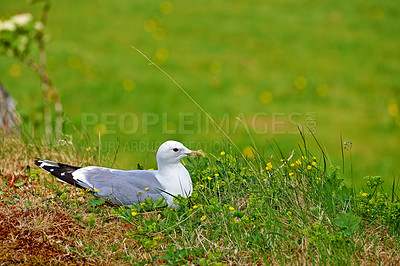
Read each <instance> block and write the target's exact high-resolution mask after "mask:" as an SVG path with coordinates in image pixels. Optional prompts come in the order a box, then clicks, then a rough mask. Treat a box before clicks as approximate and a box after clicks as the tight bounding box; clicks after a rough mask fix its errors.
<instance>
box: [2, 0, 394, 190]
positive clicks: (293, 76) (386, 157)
mask: <svg viewBox="0 0 400 266" xmlns="http://www.w3.org/2000/svg"><path fill="white" fill-rule="evenodd" d="M39 10H40V6H39V5H37V6H33V7H32V6H29V5H28V4H27V3H26V2H25V1H21V0H15V1H1V2H0V18H1V19H4V18H7V17H9V16H10V15H13V14H15V13H19V12H27V11H29V12H34V14H36V15H38V14H39V12H38V11H39ZM48 32H49V36H50V40H49V42H48V45H47V48H48V68H49V72H50V75H51V77H52V78H53V79H54V83H55V85H56V87H57V89H58V91H59V94H60V96H61V101H62V104H63V107H64V112H65V115H66V119H67V123H66V126H65V129H66V132H67V133H68V134H70V135H73V136H74V137H75V136H76V134H75V133H74V131H73V129H72V126H75V127H76V128H78V130H80V131H82V132H83V131H84V130H83V129H82V127H81V123H83V124H85V125H86V127H87V129H88V132H89V134H90V135H91V138H92V141H93V143H96V141H97V136H96V135H97V133H96V132H98V131H99V130H101V131H102V133H103V135H102V151H103V152H111V153H113V152H115V147H116V145H115V143H116V142H117V140H119V142H120V148H119V153H118V156H117V164H118V166H120V167H122V168H135V167H136V164H137V163H138V162H140V163H141V164H144V162H145V164H146V166H147V167H149V168H150V167H154V166H155V161H154V158H153V157H154V156H153V154H151V153H149V151H151V150H152V149H155V148H156V147H157V144H158V143H161V142H163V141H164V140H167V139H176V140H180V141H182V142H184V143H186V144H187V146H189V147H190V148H192V149H195V148H196V149H200V148H202V149H203V150H204V151H205V152H208V153H216V152H219V151H220V150H221V149H224V148H223V147H222V144H221V143H225V144H226V140H225V139H224V137H223V136H222V134H220V133H218V132H217V130H216V129H215V127H214V126H213V125H212V124H211V123H210V122H209V121H208V120H207V119H206V116H205V115H204V114H202V113H201V112H200V110H199V109H198V108H197V107H196V106H195V105H194V104H193V103H192V102H191V101H190V100H189V99H188V98H187V97H186V96H185V95H184V94H183V93H182V92H181V91H180V90H179V88H177V87H176V86H175V85H174V84H173V83H172V82H171V81H170V80H169V79H168V78H167V77H166V76H165V75H163V74H162V73H161V72H160V71H158V70H156V68H155V67H154V66H150V65H149V62H148V61H146V59H145V58H144V57H142V56H141V55H140V54H139V53H138V52H136V51H135V50H134V49H132V48H131V46H132V45H134V46H135V47H137V48H138V49H140V50H141V51H142V52H143V53H145V54H146V55H148V56H149V57H150V58H151V59H152V60H154V61H155V62H156V63H158V64H160V65H161V67H162V68H163V69H164V70H165V71H167V72H168V73H169V74H170V75H171V76H172V77H173V78H174V79H176V81H177V82H178V83H180V84H181V85H182V86H183V87H184V88H185V89H186V90H187V92H188V93H189V94H190V95H191V96H192V97H193V98H194V99H195V100H196V101H197V102H198V103H199V104H200V105H201V106H202V107H203V108H204V109H205V110H206V111H207V112H208V113H210V114H211V115H212V116H213V117H214V119H215V120H216V121H217V122H218V123H220V124H221V126H222V128H223V129H225V130H226V131H227V133H228V134H229V135H230V137H231V138H232V139H233V140H234V141H235V142H236V143H237V144H238V145H239V146H240V148H241V149H243V150H245V151H246V150H248V146H249V145H251V144H252V142H251V140H250V137H249V135H248V133H247V132H246V129H245V127H244V125H243V123H241V122H240V121H239V120H238V119H236V117H240V118H241V119H242V120H243V121H246V122H247V125H248V128H249V130H250V133H251V135H252V137H253V138H254V141H255V143H256V144H257V147H258V149H259V151H260V152H262V153H263V154H265V155H266V156H269V155H270V154H273V153H274V151H273V150H272V149H271V147H270V145H269V144H268V143H273V142H274V140H275V141H276V142H277V143H278V145H279V147H280V148H281V150H282V151H283V153H284V154H287V155H289V153H290V151H291V150H292V149H296V147H297V143H298V142H299V141H300V140H301V138H300V135H299V134H298V131H297V127H298V124H299V125H300V127H304V126H308V127H310V128H311V129H312V130H314V132H315V134H316V136H317V137H318V138H319V140H320V142H321V143H322V144H323V145H324V146H325V148H326V150H327V152H328V154H329V156H330V159H331V161H332V164H333V165H341V162H342V159H341V158H342V151H341V139H340V136H342V140H343V141H348V142H351V143H352V148H351V157H352V159H350V151H347V150H346V151H344V154H345V158H346V176H345V177H346V178H347V180H350V176H351V174H350V162H351V163H352V165H353V166H352V167H353V177H354V179H355V180H356V182H357V180H360V179H361V178H362V177H364V176H365V175H381V176H383V177H384V179H385V180H388V181H389V183H390V182H392V181H391V180H392V177H393V175H395V176H398V175H399V168H398V165H399V149H400V134H399V133H400V116H399V103H400V79H399V70H400V50H399V44H400V4H399V2H398V1H393V0H382V1H367V0H364V1H362V0H352V1H346V2H340V1H339V2H338V1H333V0H324V1H319V2H315V1H306V0H304V1H205V0H203V1H144V0H140V1H128V0H124V1H122V0H121V1H89V2H82V1H76V0H71V1H61V2H60V1H53V6H52V9H51V11H50V15H49V28H48ZM0 58H1V59H0V73H1V74H0V82H1V83H3V84H4V85H5V86H6V87H7V88H8V89H9V91H10V94H11V95H12V96H13V97H14V98H15V99H16V100H17V101H18V110H19V111H20V113H21V114H22V116H23V118H24V121H26V122H27V123H28V122H29V123H31V124H32V125H33V126H32V127H33V128H34V131H35V137H38V135H40V133H41V131H40V129H39V128H40V127H38V124H39V123H40V121H41V111H40V110H41V105H42V104H41V91H40V82H39V80H38V78H37V77H36V76H35V75H34V74H33V73H32V72H31V71H29V70H28V69H27V68H26V67H24V66H22V65H21V64H20V63H19V62H17V61H15V60H13V59H10V58H6V57H4V56H2V57H0ZM306 137H307V139H308V140H309V141H310V144H312V143H313V140H312V136H311V135H310V134H306ZM75 138H76V137H75ZM312 145H313V146H315V151H316V154H317V155H318V149H317V147H316V146H317V145H315V143H314V144H312ZM246 147H247V148H246ZM149 154H150V156H149ZM147 156H149V158H150V159H149V161H146V157H147Z"/></svg>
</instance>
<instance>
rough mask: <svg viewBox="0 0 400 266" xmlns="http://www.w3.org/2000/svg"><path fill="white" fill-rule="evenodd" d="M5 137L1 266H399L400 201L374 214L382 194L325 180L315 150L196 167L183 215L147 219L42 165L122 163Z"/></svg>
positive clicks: (214, 159) (216, 158)
mask: <svg viewBox="0 0 400 266" xmlns="http://www.w3.org/2000/svg"><path fill="white" fill-rule="evenodd" d="M0 137H1V141H2V143H3V145H2V146H1V149H0V159H1V160H0V162H1V163H0V169H1V171H0V181H1V182H0V188H1V189H0V191H1V192H0V216H1V221H2V222H1V223H0V240H1V241H0V262H2V263H24V262H25V263H30V264H33V263H36V264H37V263H45V264H48V263H50V262H51V263H59V264H71V263H76V264H85V265H90V264H96V265H98V264H99V263H104V264H118V265H121V264H132V263H134V264H137V263H143V264H144V263H151V264H154V263H156V264H161V263H162V264H171V265H176V264H183V263H200V264H217V265H220V264H221V263H222V264H232V263H233V264H250V263H251V264H268V263H273V264H288V263H301V264H309V263H317V264H344V263H345V264H348V263H351V264H370V263H372V264H377V263H383V264H398V263H399V262H400V255H399V254H400V252H399V251H400V250H399V249H400V247H399V236H398V227H399V225H400V204H399V203H398V196H395V197H394V200H395V201H392V200H390V199H389V200H388V201H384V204H389V203H390V202H391V203H394V202H397V203H395V204H392V205H390V206H391V207H390V208H392V209H390V208H389V207H387V206H389V205H382V201H381V202H380V203H379V204H377V205H375V203H371V204H370V205H368V204H369V203H367V202H369V201H370V200H375V199H382V198H379V197H376V195H377V194H376V192H377V191H375V192H374V190H368V189H367V188H365V189H364V190H363V191H357V192H355V193H352V192H351V191H350V190H348V189H347V188H346V187H344V186H343V184H342V183H341V181H340V177H339V176H336V175H335V174H334V172H333V171H331V170H327V171H326V172H323V169H324V167H323V157H318V158H313V157H312V154H310V152H311V151H310V150H306V149H305V150H304V156H305V157H307V158H305V157H302V155H301V154H296V155H294V156H293V157H291V158H287V159H288V162H282V161H281V160H278V158H279V157H277V156H273V157H271V158H272V159H270V158H268V159H267V160H266V161H265V160H264V159H257V160H254V161H251V162H250V163H251V164H248V163H246V162H244V161H243V160H241V159H239V158H234V157H233V156H232V155H231V152H230V151H229V150H226V153H225V154H221V155H220V154H218V155H213V154H210V155H209V158H208V159H203V160H200V161H196V160H189V161H188V160H185V162H186V167H187V168H188V169H189V171H190V173H191V176H192V178H193V184H194V193H193V195H192V197H191V199H190V201H181V205H180V207H179V208H178V209H173V210H171V209H161V210H154V209H148V210H146V208H147V207H149V205H148V204H147V203H146V204H145V205H144V206H143V205H138V206H135V207H133V208H132V209H129V208H118V207H112V206H108V205H106V204H102V202H97V201H96V200H95V199H94V198H93V196H91V195H90V194H86V193H82V192H80V191H78V190H75V189H73V188H71V187H70V186H68V185H65V184H62V183H60V182H57V181H55V180H54V178H52V177H51V176H49V175H47V174H44V173H43V172H42V171H40V170H39V169H37V168H36V167H35V166H34V165H33V163H32V161H33V157H37V156H51V157H52V158H55V159H56V160H60V161H63V162H65V163H69V164H79V162H80V161H86V162H90V163H94V162H97V163H99V164H101V165H110V164H111V162H110V160H104V159H103V160H101V161H98V160H99V158H98V157H97V153H96V152H94V151H91V152H83V151H81V150H80V149H79V148H77V147H76V146H75V145H73V144H71V143H70V144H68V145H62V144H61V143H56V144H54V145H53V146H51V147H49V146H46V145H43V144H40V143H38V142H35V141H29V140H27V141H23V140H21V139H20V138H17V137H10V136H4V135H1V136H0ZM72 155H74V156H72ZM71 158H73V159H71ZM209 160H210V161H209ZM268 162H271V165H268ZM313 162H315V163H313ZM314 164H315V165H314ZM27 166H30V167H32V168H30V170H27ZM307 166H310V169H308V168H307ZM266 168H268V170H266ZM291 173H292V174H291ZM378 191H379V192H378V195H379V193H381V189H379V190H378ZM395 192H396V193H397V195H398V187H396V190H395ZM362 193H366V195H363V194H362ZM374 195H375V196H374ZM363 206H364V207H365V208H364V207H363ZM367 208H368V210H367ZM349 211H351V212H353V213H354V215H355V216H357V217H362V220H361V222H360V223H358V222H357V223H356V224H355V225H354V223H353V222H352V221H350V223H349V221H347V220H344V221H343V220H342V222H344V225H343V226H342V227H340V226H338V225H337V223H336V222H335V220H336V219H337V218H338V217H339V216H340V213H347V212H349ZM357 219H358V218H356V220H357ZM357 225H358V226H359V227H358V226H357ZM346 226H347V227H346ZM353 226H354V227H353ZM349 228H351V230H350V231H349V233H346V230H349ZM44 250H46V252H43V251H44ZM22 254H24V255H22Z"/></svg>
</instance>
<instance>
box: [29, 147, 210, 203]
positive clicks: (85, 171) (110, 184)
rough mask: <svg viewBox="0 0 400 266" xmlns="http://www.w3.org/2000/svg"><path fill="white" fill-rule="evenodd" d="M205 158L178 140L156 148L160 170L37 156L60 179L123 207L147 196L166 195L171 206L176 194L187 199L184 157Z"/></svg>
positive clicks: (38, 162) (188, 189) (189, 183)
mask: <svg viewBox="0 0 400 266" xmlns="http://www.w3.org/2000/svg"><path fill="white" fill-rule="evenodd" d="M187 156H193V157H204V153H203V152H201V151H191V150H189V149H188V148H186V147H185V146H184V145H183V144H182V143H180V142H178V141H172V140H169V141H166V142H164V143H163V144H162V145H161V146H160V147H159V149H158V151H157V156H156V158H157V165H158V170H128V171H125V170H117V169H111V168H105V167H100V166H87V167H77V166H71V165H67V164H62V163H57V162H53V161H48V160H42V159H36V160H35V164H36V165H37V166H39V167H40V168H42V169H43V170H45V171H47V172H49V173H50V174H52V175H54V176H55V177H57V179H58V180H59V181H62V182H64V183H68V184H70V185H73V186H75V187H78V188H82V189H85V190H86V191H90V192H91V193H93V194H94V195H95V196H97V197H100V198H103V199H106V200H109V201H111V202H112V203H114V204H117V205H122V206H131V205H135V204H139V203H141V202H143V201H144V199H145V198H152V199H153V200H154V201H155V200H156V199H158V198H164V199H165V201H166V202H167V203H168V206H170V207H177V206H176V205H175V204H174V197H176V196H178V195H180V196H182V197H184V198H187V197H189V196H190V195H191V193H192V190H193V186H192V179H191V178H190V175H189V172H188V171H187V170H186V168H185V167H184V166H183V165H182V163H181V159H183V158H185V157H187Z"/></svg>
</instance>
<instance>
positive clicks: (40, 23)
mask: <svg viewBox="0 0 400 266" xmlns="http://www.w3.org/2000/svg"><path fill="white" fill-rule="evenodd" d="M34 27H35V30H37V31H41V30H43V29H44V25H43V23H42V22H40V21H37V22H35V26H34Z"/></svg>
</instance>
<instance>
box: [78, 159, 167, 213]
mask: <svg viewBox="0 0 400 266" xmlns="http://www.w3.org/2000/svg"><path fill="white" fill-rule="evenodd" d="M155 173H156V171H146V170H132V171H123V170H114V169H110V168H104V167H97V166H89V167H84V168H81V169H78V170H77V171H75V172H74V173H73V176H74V179H75V180H76V181H77V182H78V183H79V184H80V185H81V186H82V187H85V188H90V189H91V191H92V192H94V194H95V195H96V196H98V197H101V198H104V199H109V200H110V201H112V202H113V203H115V204H118V205H133V204H138V203H140V202H143V201H144V199H145V198H148V197H150V198H153V200H156V199H157V198H160V197H163V194H164V193H162V191H163V190H164V188H163V186H162V185H161V184H160V182H159V181H158V179H157V178H156V176H155ZM164 196H165V195H164Z"/></svg>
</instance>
